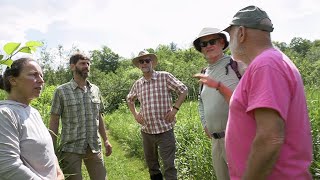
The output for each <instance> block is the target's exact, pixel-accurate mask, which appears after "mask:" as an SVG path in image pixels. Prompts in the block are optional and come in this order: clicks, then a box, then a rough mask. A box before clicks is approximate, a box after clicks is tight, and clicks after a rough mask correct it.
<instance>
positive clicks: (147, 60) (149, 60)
mask: <svg viewBox="0 0 320 180" xmlns="http://www.w3.org/2000/svg"><path fill="white" fill-rule="evenodd" d="M144 62H146V63H147V64H149V63H150V62H151V59H140V60H139V63H140V64H143V63H144Z"/></svg>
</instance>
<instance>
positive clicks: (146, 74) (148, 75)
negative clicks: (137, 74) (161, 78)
mask: <svg viewBox="0 0 320 180" xmlns="http://www.w3.org/2000/svg"><path fill="white" fill-rule="evenodd" d="M152 73H153V71H149V72H144V73H143V77H144V78H145V79H146V80H150V79H151V77H152Z"/></svg>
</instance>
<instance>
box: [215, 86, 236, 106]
mask: <svg viewBox="0 0 320 180" xmlns="http://www.w3.org/2000/svg"><path fill="white" fill-rule="evenodd" d="M217 90H218V91H219V92H220V94H221V95H222V96H223V97H224V99H225V100H226V101H227V103H228V104H229V102H230V98H231V96H232V90H231V89H229V88H228V87H227V86H225V85H224V84H223V83H221V82H220V86H219V87H217Z"/></svg>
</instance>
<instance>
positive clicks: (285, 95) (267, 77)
mask: <svg viewBox="0 0 320 180" xmlns="http://www.w3.org/2000/svg"><path fill="white" fill-rule="evenodd" d="M225 30H226V31H227V32H228V33H229V34H230V50H231V54H232V56H233V57H234V58H235V59H237V60H241V61H243V62H244V63H246V64H247V65H248V67H247V69H246V73H245V74H244V75H243V77H242V79H241V81H240V82H239V84H238V86H237V87H236V89H235V91H234V93H233V95H232V97H231V100H230V111H229V119H228V124H227V130H226V152H227V159H228V166H229V172H230V177H231V179H235V180H237V179H243V180H250V179H303V180H307V179H308V180H309V179H312V177H311V174H310V172H309V167H310V164H311V161H312V137H311V128H310V121H309V117H308V109H307V103H306V97H305V93H304V87H303V81H302V78H301V75H300V73H299V70H298V69H297V67H296V66H295V65H294V63H293V62H292V61H291V60H290V59H289V58H288V57H287V56H286V55H285V54H283V53H282V52H281V51H280V50H278V49H276V48H274V47H273V45H272V42H271V37H270V33H271V32H272V31H273V24H272V22H271V20H270V18H269V16H268V15H267V13H266V12H265V11H263V10H262V9H261V8H259V7H256V6H248V7H245V8H243V9H241V10H239V11H238V12H237V13H236V14H235V15H234V17H233V20H232V21H231V23H230V25H229V27H228V28H226V29H225ZM200 78H202V79H201V81H202V82H204V83H206V84H207V85H208V86H212V85H214V84H213V82H212V81H211V80H210V79H209V78H208V77H200Z"/></svg>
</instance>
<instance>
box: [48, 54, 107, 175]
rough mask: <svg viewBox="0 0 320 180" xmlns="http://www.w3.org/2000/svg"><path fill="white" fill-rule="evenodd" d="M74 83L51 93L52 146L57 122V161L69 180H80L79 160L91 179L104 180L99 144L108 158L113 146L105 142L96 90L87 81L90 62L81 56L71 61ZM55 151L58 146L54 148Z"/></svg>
mask: <svg viewBox="0 0 320 180" xmlns="http://www.w3.org/2000/svg"><path fill="white" fill-rule="evenodd" d="M70 69H71V71H72V73H73V79H71V81H70V82H68V83H65V84H63V85H60V86H58V87H57V89H56V90H55V92H54V96H53V100H52V106H51V117H50V130H51V136H52V139H53V143H54V145H56V142H57V134H58V128H59V120H60V118H61V123H62V130H61V136H60V152H59V153H61V154H60V158H61V161H62V168H63V171H64V173H65V174H66V176H67V175H68V174H69V175H70V176H69V177H67V179H68V180H81V179H82V175H81V167H82V160H83V161H84V164H85V166H86V168H87V170H88V173H89V176H90V178H91V179H95V180H105V179H107V173H106V169H105V166H104V161H103V155H102V150H101V140H100V137H99V134H100V136H101V138H102V140H103V144H104V147H105V155H106V156H109V155H110V154H111V152H112V146H111V144H110V143H109V141H108V138H107V134H106V130H105V126H104V122H103V117H102V112H103V109H104V106H103V103H102V98H101V94H100V90H99V88H98V87H97V86H96V85H94V84H92V83H90V82H89V81H88V80H87V78H88V76H89V72H90V59H89V58H87V57H86V56H84V55H82V54H75V55H73V56H71V58H70ZM56 147H57V146H56Z"/></svg>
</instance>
